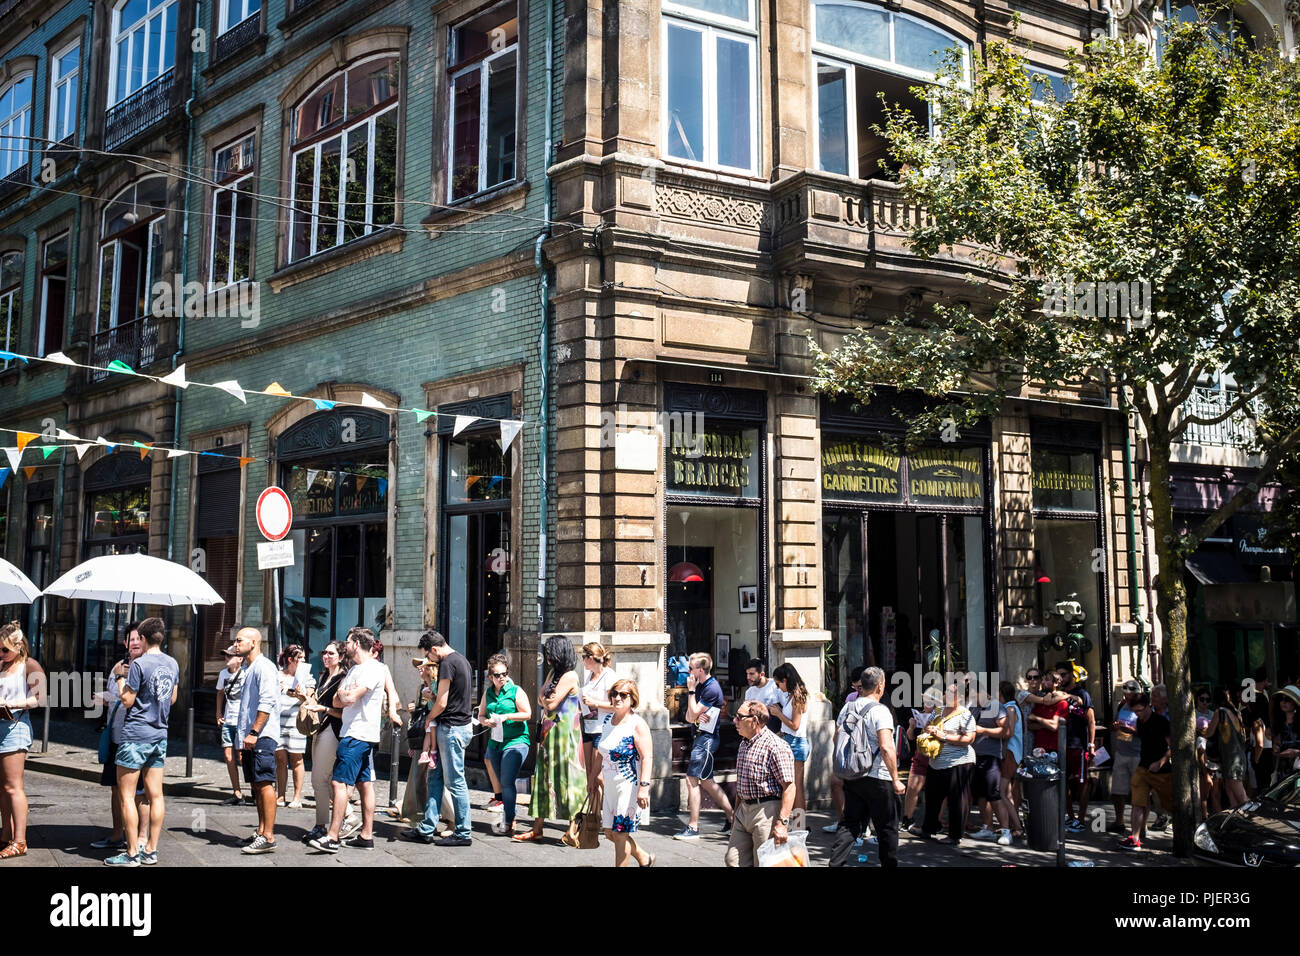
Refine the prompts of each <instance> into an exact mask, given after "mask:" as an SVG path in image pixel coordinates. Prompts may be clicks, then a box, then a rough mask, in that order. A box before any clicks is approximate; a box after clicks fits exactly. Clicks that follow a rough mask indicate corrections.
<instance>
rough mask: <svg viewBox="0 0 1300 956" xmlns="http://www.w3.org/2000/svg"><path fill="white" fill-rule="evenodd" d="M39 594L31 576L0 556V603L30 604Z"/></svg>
mask: <svg viewBox="0 0 1300 956" xmlns="http://www.w3.org/2000/svg"><path fill="white" fill-rule="evenodd" d="M40 596H41V589H40V588H38V587H37V586H36V585H35V584H33V583H32V581H31V578H29V577H27V575H25V574H23V573H22V572H21V571H19V570H18V569H17V568H16V567H14V566H13V565H12V564H10V563H9V562H8V561H6V560H5V559H4V558H0V604H31V603H32V602H33V601H35V600H36V599H37V598H38V597H40Z"/></svg>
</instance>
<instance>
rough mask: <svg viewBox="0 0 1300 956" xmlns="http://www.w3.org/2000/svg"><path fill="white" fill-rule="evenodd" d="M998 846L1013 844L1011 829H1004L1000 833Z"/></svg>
mask: <svg viewBox="0 0 1300 956" xmlns="http://www.w3.org/2000/svg"><path fill="white" fill-rule="evenodd" d="M998 846H1011V831H1010V830H1003V831H1001V832H1000V833H999V834H998Z"/></svg>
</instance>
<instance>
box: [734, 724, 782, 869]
mask: <svg viewBox="0 0 1300 956" xmlns="http://www.w3.org/2000/svg"><path fill="white" fill-rule="evenodd" d="M736 730H737V731H738V732H739V733H740V736H741V737H743V738H745V739H744V740H742V741H741V742H740V750H739V752H738V753H737V754H736V817H735V820H734V822H733V824H732V828H731V842H730V843H729V844H728V845H727V857H726V860H727V866H757V865H758V848H759V847H760V846H762V845H763V844H764V843H765V842H767V838H768V837H771V838H772V840H773V841H774V842H775V843H776V844H777V845H778V846H779V845H780V844H782V843H784V842H785V841H786V839H787V838H788V837H789V827H790V812H791V810H792V808H793V807H794V754H793V753H792V752H791V750H790V745H789V744H787V743H786V742H785V741H784V740H782V739H781V738H780V737H778V736H777V735H776V734H774V733H772V731H770V730H768V729H767V708H766V707H765V706H763V704H761V703H759V702H758V701H755V700H747V701H745V702H744V703H742V704H741V705H740V707H739V708H737V710H736Z"/></svg>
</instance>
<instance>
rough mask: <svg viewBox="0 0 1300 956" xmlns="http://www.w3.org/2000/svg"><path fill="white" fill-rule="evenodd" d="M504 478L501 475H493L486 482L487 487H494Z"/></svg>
mask: <svg viewBox="0 0 1300 956" xmlns="http://www.w3.org/2000/svg"><path fill="white" fill-rule="evenodd" d="M504 480H505V478H504V476H502V475H493V476H492V480H491V481H489V482H488V487H489V488H495V487H496V486H497V485H499V484H501V482H503V481H504Z"/></svg>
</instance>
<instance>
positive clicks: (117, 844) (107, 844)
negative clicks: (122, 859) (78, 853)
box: [91, 836, 126, 850]
mask: <svg viewBox="0 0 1300 956" xmlns="http://www.w3.org/2000/svg"><path fill="white" fill-rule="evenodd" d="M91 846H92V847H94V848H95V849H96V850H125V849H126V837H122V838H121V839H120V840H114V839H113V838H112V836H106V837H103V838H102V839H99V840H96V841H95V842H94V843H92V844H91Z"/></svg>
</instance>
